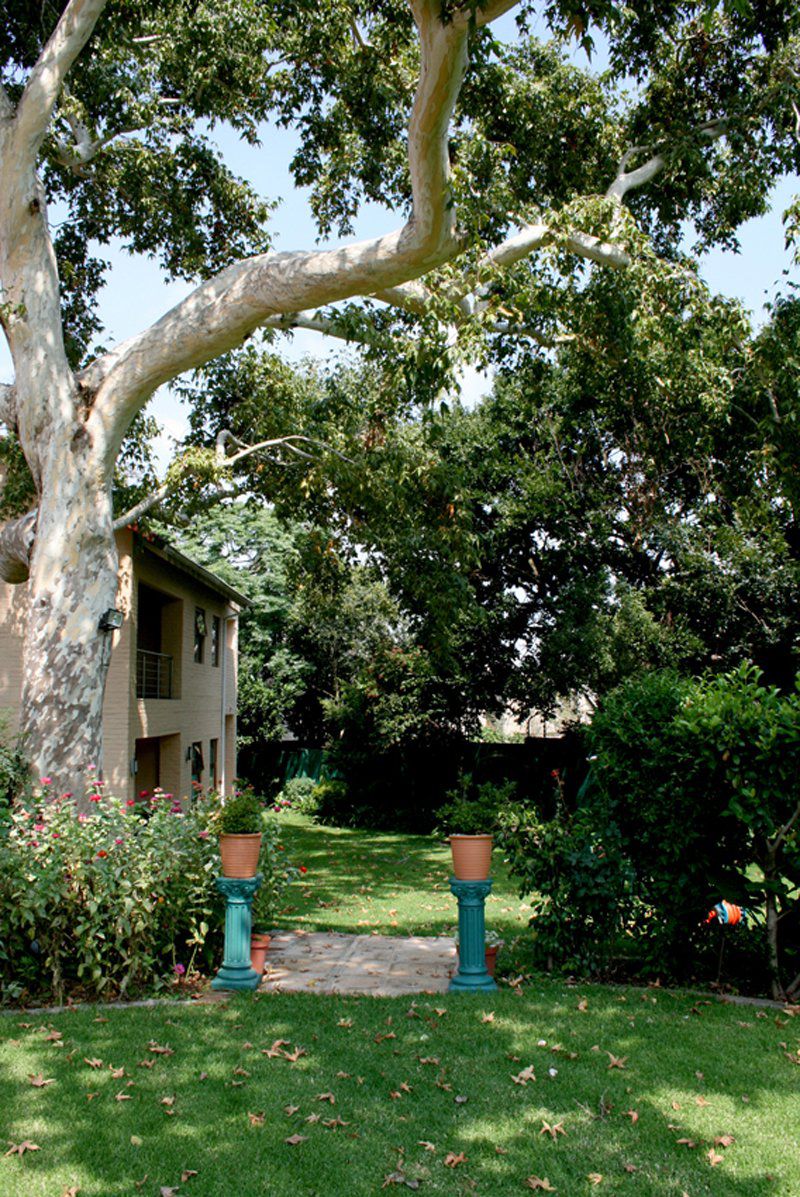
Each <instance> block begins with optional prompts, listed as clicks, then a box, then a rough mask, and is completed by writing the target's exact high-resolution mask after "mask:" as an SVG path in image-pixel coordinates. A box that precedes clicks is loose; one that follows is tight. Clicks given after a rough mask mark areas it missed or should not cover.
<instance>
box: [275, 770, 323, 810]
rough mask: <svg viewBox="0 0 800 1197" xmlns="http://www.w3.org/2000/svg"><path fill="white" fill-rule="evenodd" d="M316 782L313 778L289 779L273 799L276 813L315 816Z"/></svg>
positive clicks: (316, 804)
mask: <svg viewBox="0 0 800 1197" xmlns="http://www.w3.org/2000/svg"><path fill="white" fill-rule="evenodd" d="M317 784H318V783H317V782H316V781H314V779H313V777H290V778H289V780H288V781H287V782H284V785H283V788H282V790H281V791H280V793H279V794H277V795H276V797H275V802H274V804H273V805H274V809H275V810H276V811H286V810H291V811H294V813H295V814H298V815H312V816H313V815H315V814H316V812H317V807H318V798H317V795H316V789H317Z"/></svg>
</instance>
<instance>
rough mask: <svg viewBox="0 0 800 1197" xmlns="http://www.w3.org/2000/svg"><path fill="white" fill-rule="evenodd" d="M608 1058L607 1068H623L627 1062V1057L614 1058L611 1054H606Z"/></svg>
mask: <svg viewBox="0 0 800 1197" xmlns="http://www.w3.org/2000/svg"><path fill="white" fill-rule="evenodd" d="M606 1055H607V1056H608V1060H609V1064H608V1067H609V1068H624V1067H625V1065H626V1064H627V1062H628V1057H627V1056H615V1055H614V1054H613V1053H612V1052H606Z"/></svg>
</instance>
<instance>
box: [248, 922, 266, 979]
mask: <svg viewBox="0 0 800 1197" xmlns="http://www.w3.org/2000/svg"><path fill="white" fill-rule="evenodd" d="M269 941H270V937H269V935H267V933H266V931H254V932H253V933H252V935H251V936H250V967H251V968H253V969H255V971H256V972H257V973H263V971H264V969H265V968H266V967H267V949H268V948H269Z"/></svg>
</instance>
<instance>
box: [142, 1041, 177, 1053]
mask: <svg viewBox="0 0 800 1197" xmlns="http://www.w3.org/2000/svg"><path fill="white" fill-rule="evenodd" d="M147 1050H148V1051H149V1052H152V1053H153V1055H154V1056H174V1055H175V1052H174V1051H173V1050H172V1048H171V1047H163V1046H162V1045H161V1044H160V1043H156V1041H155V1040H154V1039H151V1040H150V1042H149V1043H148V1045H147Z"/></svg>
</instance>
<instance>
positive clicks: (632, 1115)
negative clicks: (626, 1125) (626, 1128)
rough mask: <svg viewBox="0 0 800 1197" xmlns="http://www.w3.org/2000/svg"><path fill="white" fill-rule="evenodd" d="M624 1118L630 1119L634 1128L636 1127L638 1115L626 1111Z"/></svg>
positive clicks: (631, 1111)
mask: <svg viewBox="0 0 800 1197" xmlns="http://www.w3.org/2000/svg"><path fill="white" fill-rule="evenodd" d="M625 1117H626V1118H630V1120H631V1122H632V1123H633V1125H634V1126H636V1123H637V1122H638V1121H639V1115H638V1114H637V1112H636V1110H626V1111H625Z"/></svg>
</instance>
